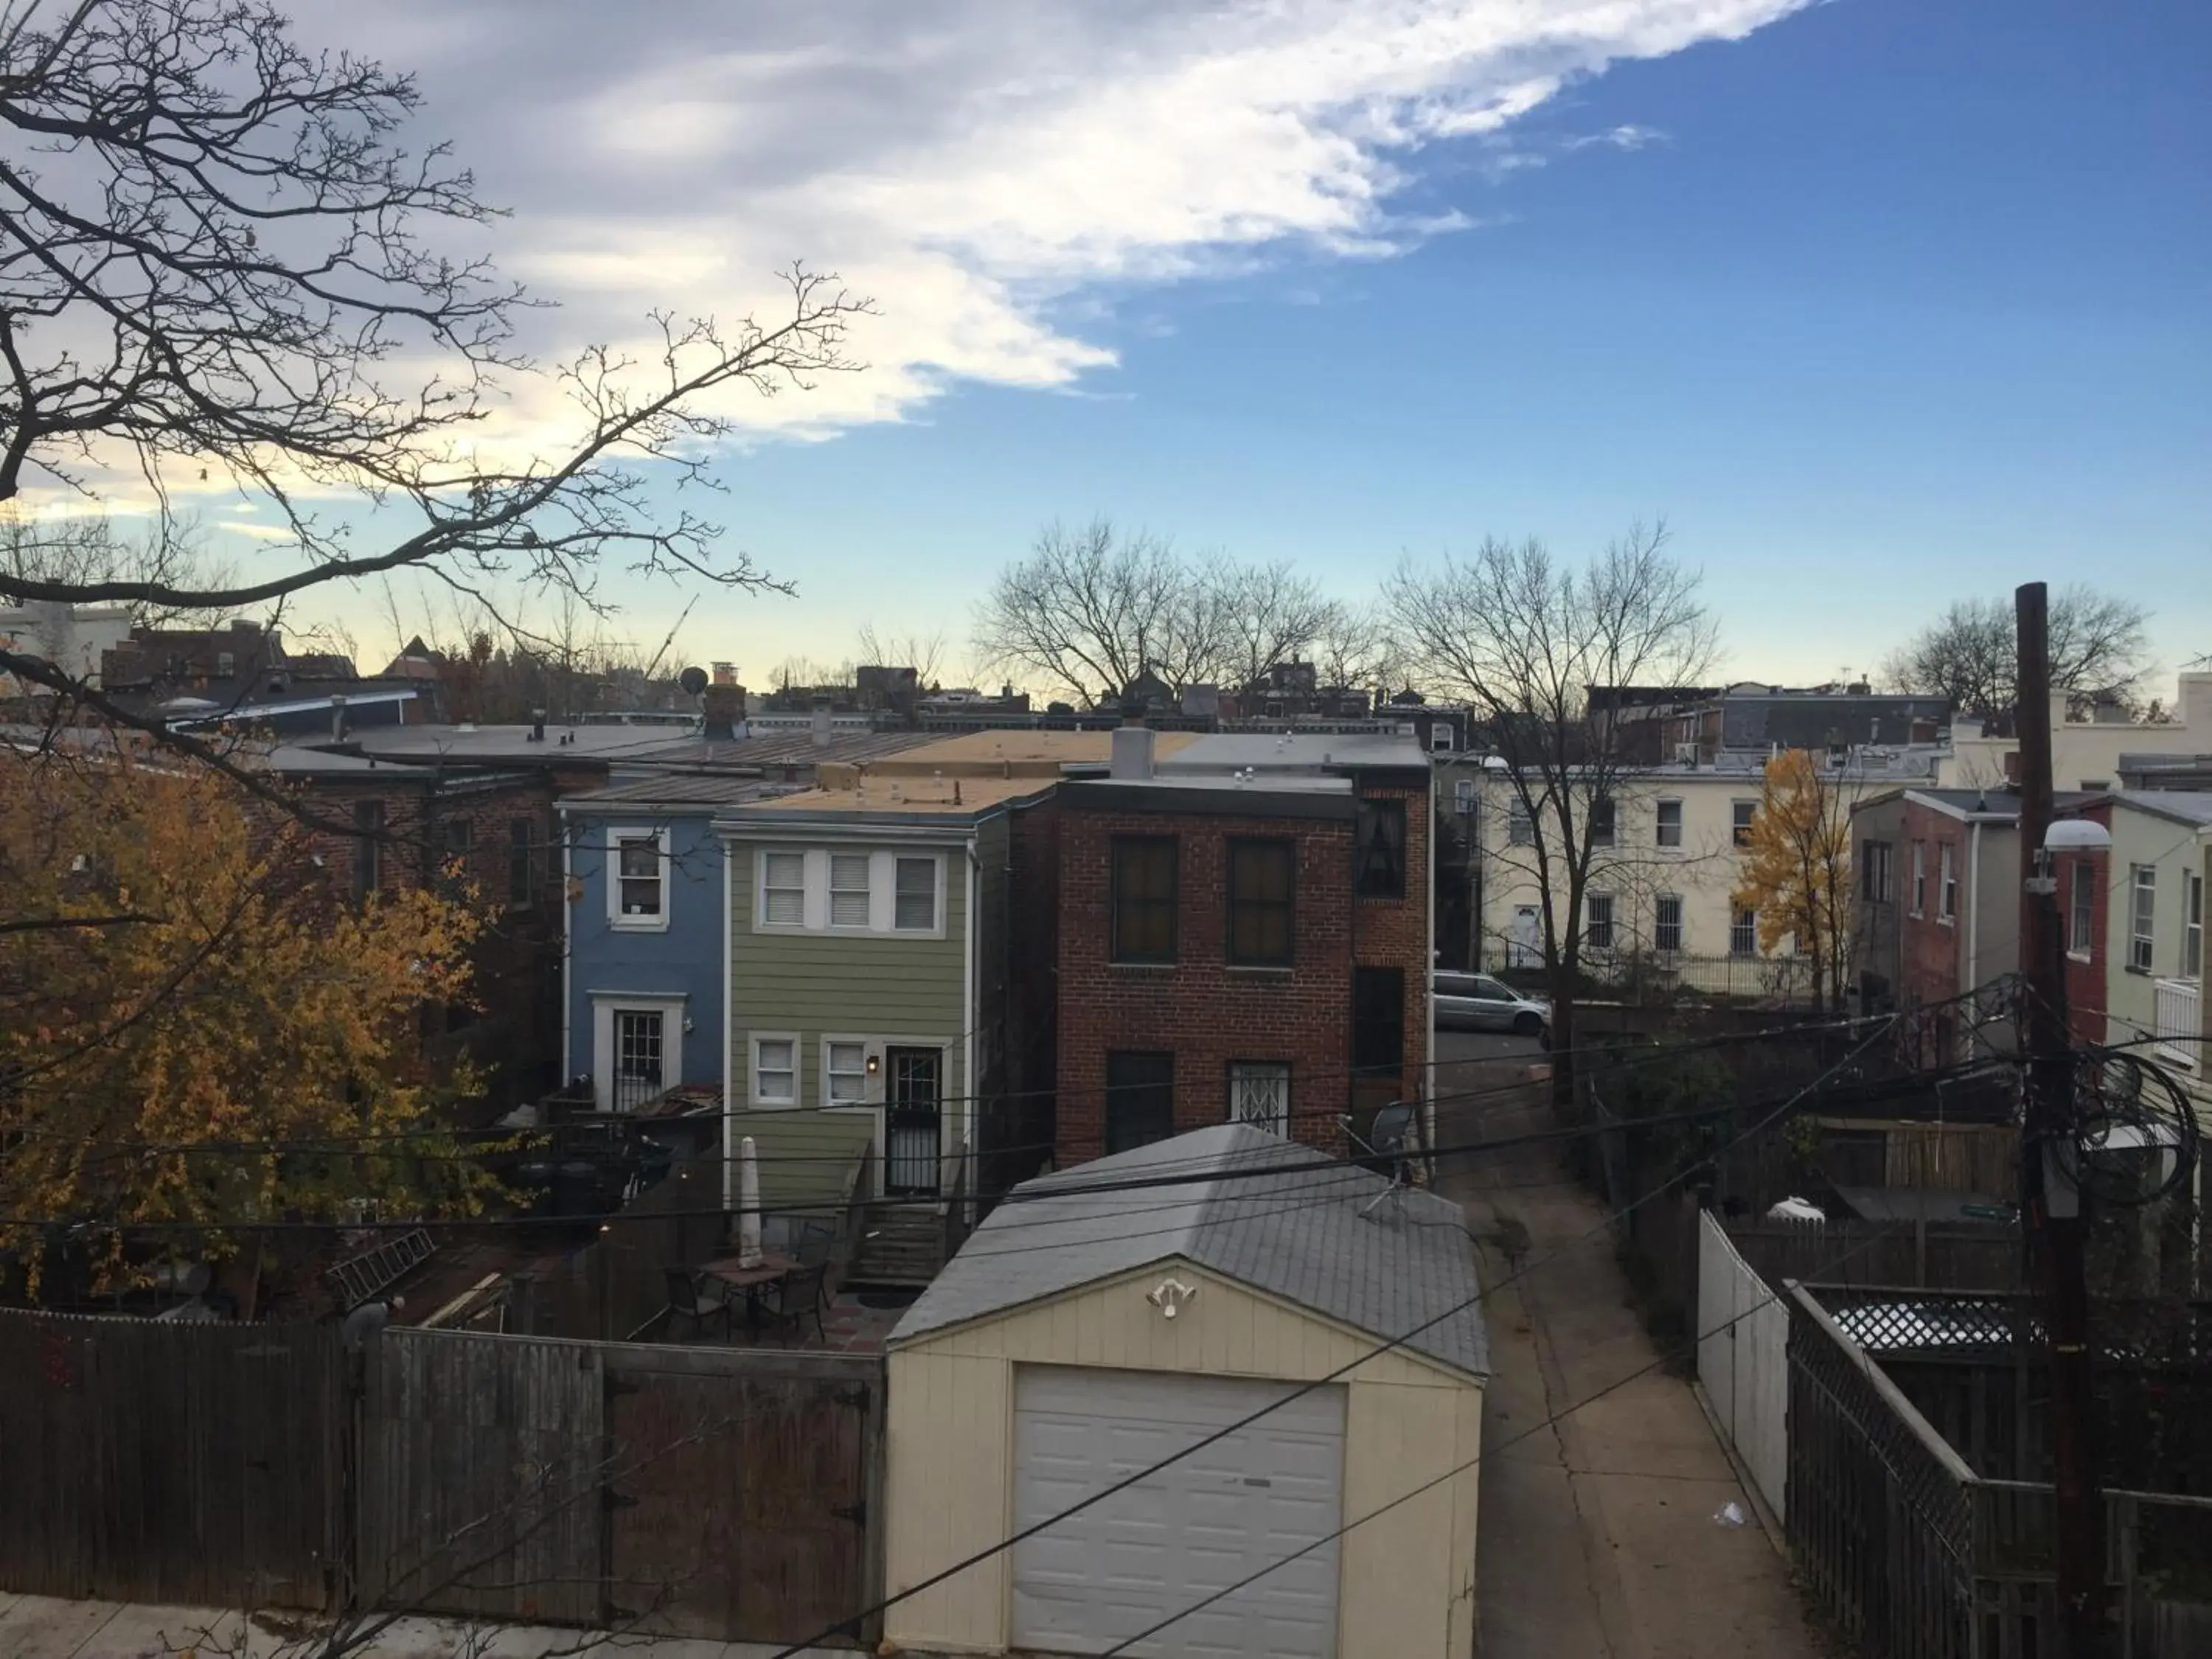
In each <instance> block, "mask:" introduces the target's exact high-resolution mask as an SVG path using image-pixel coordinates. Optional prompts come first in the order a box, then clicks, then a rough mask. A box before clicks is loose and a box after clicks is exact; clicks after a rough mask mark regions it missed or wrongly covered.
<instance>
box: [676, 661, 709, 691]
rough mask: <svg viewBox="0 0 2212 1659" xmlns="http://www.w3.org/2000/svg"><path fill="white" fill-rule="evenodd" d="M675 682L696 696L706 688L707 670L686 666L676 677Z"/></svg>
mask: <svg viewBox="0 0 2212 1659" xmlns="http://www.w3.org/2000/svg"><path fill="white" fill-rule="evenodd" d="M676 683H677V684H678V685H680V686H682V687H683V688H684V690H685V691H686V692H688V693H690V695H691V696H695V697H696V696H698V695H699V694H700V693H701V692H702V691H704V690H706V689H707V671H706V670H705V669H703V668H687V669H685V670H684V671H683V672H682V673H680V674H678V676H677V677H676Z"/></svg>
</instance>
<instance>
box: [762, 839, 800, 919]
mask: <svg viewBox="0 0 2212 1659" xmlns="http://www.w3.org/2000/svg"><path fill="white" fill-rule="evenodd" d="M761 920H762V921H764V922H766V923H768V924H769V926H770V927H805V925H806V854H804V853H763V854H761Z"/></svg>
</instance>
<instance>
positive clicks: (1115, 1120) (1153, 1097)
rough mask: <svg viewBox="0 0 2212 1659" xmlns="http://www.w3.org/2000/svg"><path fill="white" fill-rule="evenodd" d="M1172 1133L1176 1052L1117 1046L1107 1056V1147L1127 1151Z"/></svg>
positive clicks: (1173, 1127)
mask: <svg viewBox="0 0 2212 1659" xmlns="http://www.w3.org/2000/svg"><path fill="white" fill-rule="evenodd" d="M1173 1133H1175V1056H1174V1055H1173V1054H1136V1053H1131V1052H1129V1051H1127V1050H1121V1049H1117V1050H1115V1051H1112V1052H1110V1053H1109V1054H1107V1056H1106V1150H1107V1151H1108V1152H1127V1151H1128V1150H1129V1149H1130V1148H1131V1147H1133V1146H1149V1145H1151V1144H1152V1142H1153V1141H1155V1140H1165V1139H1167V1138H1168V1137H1169V1136H1170V1135H1171V1134H1173Z"/></svg>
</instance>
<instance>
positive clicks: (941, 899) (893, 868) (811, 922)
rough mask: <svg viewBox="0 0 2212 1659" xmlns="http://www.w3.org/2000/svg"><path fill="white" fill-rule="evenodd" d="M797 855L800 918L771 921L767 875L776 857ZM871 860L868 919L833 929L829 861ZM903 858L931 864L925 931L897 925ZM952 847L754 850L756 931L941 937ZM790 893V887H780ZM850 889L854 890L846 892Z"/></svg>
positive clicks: (775, 846) (766, 846)
mask: <svg viewBox="0 0 2212 1659" xmlns="http://www.w3.org/2000/svg"><path fill="white" fill-rule="evenodd" d="M794 855H795V856H797V857H798V859H799V870H800V881H801V884H802V885H801V887H800V895H801V896H800V900H799V918H800V919H799V921H769V919H768V894H769V886H768V872H769V860H770V859H772V858H781V857H790V856H794ZM837 858H865V859H866V860H868V921H867V925H866V926H865V927H862V926H860V925H859V924H858V923H852V922H844V923H838V924H836V925H832V923H831V921H830V920H829V915H830V908H829V875H830V870H831V862H830V861H831V860H833V859H837ZM901 860H913V861H915V862H921V861H925V860H926V861H927V863H928V864H929V865H930V866H931V875H932V890H931V896H930V922H931V925H930V926H929V927H899V926H898V925H897V923H898V891H897V885H898V866H899V863H900V861H901ZM949 862H950V854H949V852H948V849H946V848H943V847H932V846H921V847H901V846H898V845H896V844H893V845H890V846H888V847H887V846H884V845H881V844H877V845H870V844H868V843H866V842H851V843H847V842H828V843H825V844H823V845H818V846H812V847H807V846H797V845H793V844H792V843H791V842H777V843H766V842H764V843H761V844H758V845H756V846H755V847H754V848H753V849H752V863H753V869H752V888H753V932H755V933H834V934H837V935H840V936H842V937H844V938H848V939H857V938H862V937H867V938H875V939H943V938H944V937H945V928H946V917H945V909H946V901H947V894H946V890H945V885H946V879H947V877H946V869H947V866H948V864H949ZM777 891H778V892H787V891H789V889H788V888H778V889H777ZM847 891H851V889H847Z"/></svg>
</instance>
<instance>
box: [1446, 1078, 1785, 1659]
mask: <svg viewBox="0 0 2212 1659" xmlns="http://www.w3.org/2000/svg"><path fill="white" fill-rule="evenodd" d="M1440 1048H1441V1053H1442V1055H1443V1057H1444V1058H1445V1059H1446V1060H1448V1061H1453V1063H1448V1064H1446V1065H1445V1066H1443V1068H1442V1069H1441V1071H1440V1072H1439V1074H1438V1081H1437V1087H1438V1091H1439V1094H1440V1096H1443V1097H1447V1098H1445V1099H1444V1100H1443V1103H1442V1104H1441V1105H1440V1106H1439V1109H1438V1126H1437V1139H1438V1141H1439V1143H1440V1144H1441V1145H1443V1146H1452V1145H1455V1144H1456V1143H1459V1142H1463V1141H1468V1140H1474V1139H1493V1138H1498V1137H1502V1136H1508V1135H1512V1134H1516V1133H1528V1132H1529V1131H1532V1130H1537V1129H1541V1128H1545V1127H1549V1125H1550V1122H1551V1113H1550V1109H1549V1104H1548V1097H1547V1092H1546V1089H1547V1085H1545V1084H1543V1083H1542V1082H1540V1081H1532V1080H1530V1079H1531V1077H1532V1073H1533V1072H1535V1069H1536V1068H1535V1066H1534V1065H1533V1064H1532V1062H1534V1061H1538V1060H1541V1056H1540V1055H1538V1054H1535V1053H1534V1045H1533V1044H1521V1043H1516V1042H1514V1040H1512V1039H1510V1038H1485V1037H1473V1036H1443V1038H1442V1039H1441V1044H1440ZM1455 1054H1457V1055H1458V1056H1460V1058H1458V1059H1457V1060H1453V1057H1454V1056H1455ZM1538 1075H1541V1073H1538ZM1516 1083H1518V1084H1519V1085H1521V1086H1517V1087H1516V1086H1513V1085H1516ZM1456 1091H1479V1092H1475V1093H1473V1094H1472V1095H1471V1096H1470V1097H1469V1098H1467V1099H1464V1100H1460V1101H1453V1100H1450V1099H1449V1098H1448V1097H1449V1096H1450V1095H1452V1094H1453V1093H1455V1092H1456ZM1437 1184H1438V1187H1439V1188H1440V1189H1441V1190H1442V1191H1443V1192H1444V1193H1446V1194H1449V1196H1451V1197H1454V1198H1455V1199H1458V1200H1461V1201H1462V1204H1464V1206H1466V1210H1467V1215H1468V1225H1469V1226H1470V1228H1471V1229H1472V1230H1473V1231H1474V1232H1475V1233H1476V1234H1477V1236H1478V1237H1480V1238H1481V1239H1482V1240H1483V1256H1484V1271H1485V1282H1486V1283H1489V1284H1498V1283H1499V1281H1501V1280H1503V1279H1507V1278H1508V1277H1509V1276H1510V1275H1511V1274H1512V1273H1514V1272H1515V1271H1516V1267H1523V1266H1525V1267H1527V1268H1528V1271H1527V1273H1526V1274H1525V1276H1523V1277H1521V1278H1519V1279H1516V1280H1515V1281H1514V1282H1512V1283H1510V1284H1504V1285H1501V1287H1500V1288H1499V1289H1498V1291H1495V1292H1493V1294H1492V1296H1491V1297H1490V1298H1489V1311H1490V1340H1491V1354H1492V1363H1493V1364H1494V1365H1495V1367H1496V1374H1495V1376H1493V1377H1492V1381H1491V1384H1490V1391H1489V1407H1488V1413H1487V1418H1488V1421H1487V1426H1486V1431H1485V1434H1484V1445H1485V1448H1486V1455H1485V1457H1484V1461H1483V1474H1482V1500H1481V1501H1482V1510H1481V1531H1480V1555H1479V1559H1480V1569H1479V1571H1480V1586H1479V1589H1478V1608H1479V1611H1478V1638H1477V1653H1478V1656H1479V1659H1734V1656H1737V1655H1743V1656H1752V1659H1812V1656H1816V1655H1821V1654H1824V1653H1825V1652H1826V1647H1825V1646H1824V1645H1823V1644H1821V1642H1820V1639H1819V1638H1817V1637H1816V1635H1815V1634H1814V1632H1813V1630H1812V1629H1811V1627H1810V1626H1809V1625H1808V1621H1807V1620H1806V1618H1805V1616H1804V1614H1803V1613H1802V1611H1801V1608H1800V1606H1799V1602H1798V1600H1797V1596H1796V1591H1795V1590H1794V1589H1793V1588H1792V1586H1791V1584H1790V1574H1789V1569H1788V1566H1787V1564H1786V1563H1785V1562H1784V1559H1782V1557H1781V1556H1780V1555H1779V1554H1778V1553H1777V1552H1776V1551H1775V1549H1774V1548H1773V1547H1772V1546H1771V1544H1770V1543H1769V1542H1768V1541H1767V1537H1766V1534H1765V1533H1764V1532H1763V1531H1762V1530H1761V1529H1760V1528H1759V1526H1758V1525H1757V1523H1756V1522H1752V1523H1751V1524H1748V1525H1745V1526H1741V1527H1730V1526H1724V1525H1722V1524H1720V1523H1718V1522H1716V1521H1715V1520H1714V1519H1713V1516H1714V1515H1715V1512H1716V1511H1717V1510H1720V1509H1721V1508H1722V1506H1723V1504H1728V1503H1730V1502H1734V1503H1735V1504H1739V1505H1740V1506H1742V1508H1743V1510H1744V1512H1745V1513H1746V1515H1747V1516H1748V1514H1749V1505H1748V1503H1747V1500H1746V1499H1745V1497H1744V1494H1743V1490H1742V1487H1741V1486H1740V1485H1739V1484H1738V1482H1737V1480H1736V1478H1735V1473H1734V1471H1733V1469H1732V1468H1731V1467H1730V1465H1729V1461H1728V1457H1727V1455H1726V1454H1725V1453H1724V1452H1723V1450H1722V1449H1721V1447H1720V1444H1719V1443H1718V1442H1717V1440H1716V1439H1715V1438H1714V1437H1713V1434H1712V1431H1711V1428H1710V1427H1709V1426H1708V1425H1707V1423H1706V1420H1705V1414H1704V1413H1703V1412H1702V1411H1701V1410H1700V1409H1699V1405H1698V1402H1697V1399H1696V1397H1695V1395H1693V1394H1692V1391H1691V1388H1690V1385H1689V1384H1688V1383H1686V1381H1684V1380H1682V1379H1681V1378H1680V1377H1677V1376H1671V1375H1669V1374H1668V1372H1667V1371H1666V1370H1664V1369H1653V1370H1643V1373H1642V1375H1637V1373H1638V1371H1639V1370H1642V1368H1644V1367H1647V1366H1650V1364H1651V1362H1652V1361H1653V1360H1654V1359H1655V1358H1657V1357H1658V1351H1657V1349H1656V1347H1655V1346H1653V1344H1652V1342H1651V1341H1650V1339H1649V1338H1648V1337H1647V1336H1646V1335H1645V1334H1644V1328H1643V1325H1642V1323H1641V1322H1640V1321H1639V1319H1638V1315H1637V1312H1636V1310H1635V1309H1634V1308H1633V1307H1632V1306H1631V1305H1630V1304H1629V1299H1628V1286H1627V1283H1626V1279H1624V1278H1623V1276H1622V1274H1621V1272H1620V1267H1618V1265H1617V1264H1616V1263H1615V1261H1614V1260H1613V1241H1612V1237H1611V1236H1610V1234H1609V1233H1607V1232H1604V1231H1598V1232H1597V1233H1596V1236H1595V1237H1587V1238H1586V1237H1585V1235H1589V1234H1591V1233H1592V1232H1593V1230H1595V1229H1598V1228H1599V1226H1600V1223H1601V1220H1602V1218H1603V1215H1604V1212H1603V1209H1602V1207H1601V1206H1600V1205H1599V1204H1598V1202H1597V1200H1595V1198H1593V1197H1592V1196H1591V1195H1590V1194H1589V1192H1587V1191H1586V1190H1585V1189H1584V1188H1582V1187H1581V1186H1580V1185H1578V1184H1577V1183H1576V1182H1572V1181H1571V1180H1569V1179H1568V1178H1567V1177H1566V1176H1565V1175H1564V1174H1563V1172H1562V1170H1561V1169H1560V1166H1559V1162H1558V1160H1557V1157H1556V1154H1555V1152H1554V1151H1553V1148H1552V1147H1551V1146H1547V1145H1541V1144H1540V1145H1538V1146H1532V1147H1528V1148H1523V1149H1518V1150H1516V1151H1514V1152H1506V1153H1500V1154H1497V1155H1494V1156H1492V1157H1488V1158H1482V1159H1480V1160H1475V1159H1461V1160H1453V1161H1451V1162H1449V1163H1448V1164H1447V1165H1446V1166H1445V1168H1444V1169H1443V1170H1442V1171H1441V1172H1440V1174H1439V1178H1438V1183H1437ZM1624 1379H1632V1380H1626V1381H1624ZM1608 1390H1609V1391H1608ZM1593 1396H1596V1397H1595V1398H1593ZM1585 1400H1588V1401H1591V1403H1589V1404H1588V1405H1581V1406H1577V1402H1578V1401H1585ZM1568 1407H1576V1408H1575V1409H1572V1410H1568V1409H1567V1408H1568ZM1563 1412H1564V1413H1565V1414H1564V1415H1560V1416H1559V1420H1558V1421H1556V1422H1555V1423H1551V1424H1548V1425H1547V1424H1546V1421H1545V1419H1547V1417H1552V1416H1554V1415H1558V1414H1559V1413H1563Z"/></svg>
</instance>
